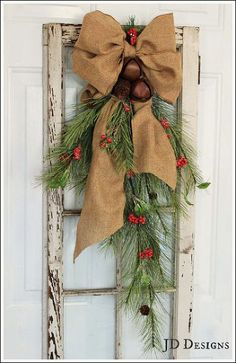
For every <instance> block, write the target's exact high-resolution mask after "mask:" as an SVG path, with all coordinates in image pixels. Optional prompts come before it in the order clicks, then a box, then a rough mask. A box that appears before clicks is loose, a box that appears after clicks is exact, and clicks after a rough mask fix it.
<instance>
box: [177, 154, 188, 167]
mask: <svg viewBox="0 0 236 363" xmlns="http://www.w3.org/2000/svg"><path fill="white" fill-rule="evenodd" d="M186 165H188V160H187V159H186V158H185V157H184V156H180V157H179V158H178V159H177V161H176V166H177V168H183V167H185V166H186Z"/></svg>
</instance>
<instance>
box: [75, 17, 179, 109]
mask: <svg viewBox="0 0 236 363" xmlns="http://www.w3.org/2000/svg"><path fill="white" fill-rule="evenodd" d="M125 38H126V34H125V32H124V31H123V30H122V27H121V26H120V24H119V23H118V22H117V21H116V20H115V19H114V18H112V17H111V16H110V15H107V14H103V13H102V12H100V11H94V12H91V13H88V14H86V15H85V17H84V21H83V26H82V29H81V32H80V35H79V38H78V40H77V42H76V44H75V49H74V52H73V70H74V72H75V73H77V74H79V76H80V77H81V78H83V79H85V80H86V81H87V82H88V83H89V84H91V85H92V86H93V87H95V88H96V89H97V90H98V91H99V92H100V93H101V94H103V95H106V94H108V93H110V92H111V90H112V88H113V86H114V85H115V83H116V82H117V79H118V76H119V74H120V72H121V69H122V67H123V62H124V59H125V58H126V57H131V58H133V57H135V56H136V57H137V58H139V60H140V62H141V66H142V70H143V72H144V73H145V75H146V77H147V78H148V80H149V81H150V83H151V85H152V87H153V88H154V89H155V91H156V92H157V93H158V95H159V96H160V97H162V98H163V99H164V100H166V101H167V102H170V103H174V102H175V101H176V98H177V97H178V94H179V91H180V87H181V72H180V69H181V64H180V54H179V53H178V52H176V44H175V27H174V21H173V15H172V14H165V15H160V16H157V17H156V18H155V19H153V20H152V21H151V23H150V24H148V25H147V26H146V27H145V29H144V30H143V31H142V33H141V34H140V35H139V36H138V38H137V43H136V49H135V48H134V47H132V46H131V45H129V44H128V43H127V41H126V40H125Z"/></svg>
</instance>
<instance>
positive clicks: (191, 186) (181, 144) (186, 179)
mask: <svg viewBox="0 0 236 363" xmlns="http://www.w3.org/2000/svg"><path fill="white" fill-rule="evenodd" d="M152 100H153V103H152V111H153V114H154V115H155V116H156V118H157V119H158V120H162V119H167V120H168V121H169V123H170V128H169V129H168V131H167V132H168V133H169V134H170V135H171V137H170V143H171V145H172V147H173V150H174V153H175V157H176V160H177V159H178V158H180V157H182V156H184V157H185V158H186V159H187V161H188V164H187V165H186V166H185V167H183V168H177V172H178V177H179V183H180V184H181V185H182V186H183V188H182V193H183V197H184V200H185V202H186V203H187V204H188V205H192V203H191V202H189V200H188V195H189V194H191V193H193V192H194V190H195V187H196V185H197V184H199V185H207V183H204V182H203V180H202V177H201V174H200V171H199V169H198V166H197V164H196V151H195V149H194V146H193V143H192V135H191V134H190V132H189V131H188V130H187V129H188V125H187V122H186V121H184V118H180V115H178V113H177V111H176V108H175V106H173V105H171V104H168V103H167V102H165V101H163V100H162V99H161V98H160V97H158V96H157V95H154V96H153V98H152ZM183 126H184V127H183ZM207 186H208V185H207ZM207 186H206V187H207Z"/></svg>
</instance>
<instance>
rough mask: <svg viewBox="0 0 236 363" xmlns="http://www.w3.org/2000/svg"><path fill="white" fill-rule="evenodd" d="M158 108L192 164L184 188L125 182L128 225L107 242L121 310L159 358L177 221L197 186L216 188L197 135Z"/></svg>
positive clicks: (141, 178) (183, 172) (149, 179)
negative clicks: (206, 173)
mask: <svg viewBox="0 0 236 363" xmlns="http://www.w3.org/2000/svg"><path fill="white" fill-rule="evenodd" d="M152 109H153V113H154V115H155V116H156V117H157V119H158V120H163V119H166V120H168V122H169V124H170V125H169V126H170V127H169V128H168V130H166V131H167V132H168V133H170V135H171V137H170V142H171V145H172V147H173V150H174V153H175V157H176V159H178V158H180V157H184V158H186V159H187V161H188V163H187V165H186V166H184V167H183V168H181V169H180V168H179V169H178V168H177V170H178V188H177V190H175V191H173V190H172V189H171V188H170V187H169V186H168V185H167V184H165V183H164V182H163V181H161V180H159V179H158V178H157V177H156V176H154V175H152V174H147V173H145V174H144V173H143V174H137V175H135V176H133V177H128V176H127V177H126V178H125V182H124V189H125V194H126V206H125V211H124V220H125V223H124V226H123V227H122V228H121V229H120V230H118V231H117V232H116V233H115V234H114V235H112V236H111V237H110V238H108V239H107V240H105V241H104V242H103V244H102V248H103V249H105V250H111V249H112V250H113V251H114V253H115V254H116V255H117V254H119V255H120V260H121V271H122V274H121V275H122V292H121V294H120V298H119V306H120V308H122V307H123V308H124V310H125V311H126V312H127V313H129V314H131V316H132V317H133V319H134V320H135V321H136V323H137V325H138V326H139V331H140V336H141V338H142V342H143V344H144V351H145V352H146V353H147V352H150V351H152V352H154V354H155V352H156V351H159V352H161V351H162V331H161V330H162V327H163V324H164V321H165V316H166V311H165V308H164V305H163V302H162V299H161V295H163V294H160V292H161V291H162V292H165V291H166V290H167V289H172V288H173V287H174V286H175V276H174V270H175V268H174V252H175V245H174V243H175V241H176V240H177V237H178V236H177V228H176V219H177V216H179V215H181V214H182V215H184V216H187V207H188V205H192V203H191V202H190V201H189V200H188V195H189V193H191V192H193V191H194V189H195V186H196V185H197V186H198V188H200V189H204V188H207V187H208V186H209V184H210V183H206V182H205V183H204V182H202V179H201V176H200V173H199V170H198V167H197V165H196V163H195V157H196V155H195V150H194V148H193V146H192V142H191V135H190V134H189V133H187V132H186V131H184V132H183V130H182V127H183V122H184V121H180V119H179V117H178V114H177V112H176V109H175V107H174V106H172V105H170V104H168V103H166V102H164V101H163V100H162V99H160V98H159V97H158V96H154V97H153V106H152ZM117 116H119V114H118V115H117ZM119 117H120V116H119ZM184 130H186V127H185V128H184ZM121 148H124V145H123V146H121ZM180 185H181V188H180ZM179 192H181V193H182V196H183V198H181V197H180V193H179ZM131 213H132V214H134V215H135V216H137V217H139V216H144V217H145V218H146V223H145V224H143V225H142V224H133V223H131V222H129V219H128V217H129V215H130V214H131ZM150 248H151V250H152V251H153V256H152V257H150V258H141V257H140V253H142V252H143V251H144V250H146V249H150ZM143 305H147V306H148V307H149V308H150V310H149V314H148V315H142V314H141V312H140V307H141V306H143Z"/></svg>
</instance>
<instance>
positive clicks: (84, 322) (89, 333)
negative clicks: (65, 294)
mask: <svg viewBox="0 0 236 363" xmlns="http://www.w3.org/2000/svg"><path fill="white" fill-rule="evenodd" d="M114 355H115V299H114V297H113V296H83V297H82V296H81V297H73V298H72V297H70V298H66V299H65V323H64V356H65V359H114Z"/></svg>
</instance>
